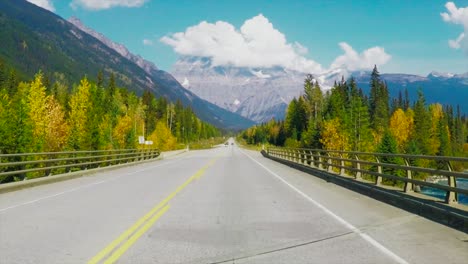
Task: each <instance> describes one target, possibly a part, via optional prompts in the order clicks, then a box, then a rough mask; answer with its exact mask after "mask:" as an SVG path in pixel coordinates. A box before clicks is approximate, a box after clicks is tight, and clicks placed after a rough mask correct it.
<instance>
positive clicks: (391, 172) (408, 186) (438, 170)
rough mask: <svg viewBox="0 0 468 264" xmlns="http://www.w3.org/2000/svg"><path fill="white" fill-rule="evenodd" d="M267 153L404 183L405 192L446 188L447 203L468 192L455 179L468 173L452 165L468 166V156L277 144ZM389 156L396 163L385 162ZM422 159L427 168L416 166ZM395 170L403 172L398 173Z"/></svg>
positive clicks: (357, 176)
mask: <svg viewBox="0 0 468 264" xmlns="http://www.w3.org/2000/svg"><path fill="white" fill-rule="evenodd" d="M267 153H268V155H270V156H272V157H276V158H279V159H284V160H288V161H291V162H293V163H297V164H301V165H304V166H310V167H312V168H316V169H320V170H325V171H328V172H330V173H338V174H339V175H342V176H352V177H353V178H354V179H356V180H362V178H363V176H364V175H367V176H370V177H371V178H373V180H374V182H375V184H376V185H381V184H382V179H388V180H392V181H394V182H403V183H404V187H403V191H404V192H411V191H413V190H414V188H415V186H426V187H432V188H436V189H440V190H444V191H446V195H445V202H446V203H457V201H458V194H459V193H462V194H465V195H468V189H464V188H458V187H457V182H456V178H465V179H468V173H466V172H458V171H454V169H453V166H452V165H453V163H454V162H457V163H463V165H465V166H464V167H465V168H466V167H468V158H462V157H447V156H426V155H408V154H385V153H370V152H354V151H337V150H322V149H301V148H276V147H275V148H267ZM389 159H392V160H393V161H394V162H393V163H389V162H387V163H386V162H384V161H386V160H389ZM420 160H425V161H426V162H425V163H426V164H427V166H428V167H422V166H417V165H415V164H417V163H418V161H420ZM395 161H398V162H395ZM399 163H402V164H399ZM431 166H432V167H431ZM395 172H399V173H400V174H402V175H401V176H398V173H395ZM417 173H420V174H430V175H437V176H442V177H446V178H447V185H442V184H438V183H435V182H428V181H424V180H420V179H415V178H414V175H415V174H417Z"/></svg>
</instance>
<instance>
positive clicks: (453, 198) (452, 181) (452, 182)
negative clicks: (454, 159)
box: [445, 160, 458, 204]
mask: <svg viewBox="0 0 468 264" xmlns="http://www.w3.org/2000/svg"><path fill="white" fill-rule="evenodd" d="M446 163H447V170H448V171H453V168H452V164H451V163H450V161H449V160H447V161H446ZM447 184H448V186H449V187H454V188H456V187H457V179H456V178H455V177H453V176H448V177H447ZM445 202H446V203H448V204H456V203H458V193H456V192H453V191H447V194H446V195H445Z"/></svg>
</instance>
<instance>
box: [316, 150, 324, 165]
mask: <svg viewBox="0 0 468 264" xmlns="http://www.w3.org/2000/svg"><path fill="white" fill-rule="evenodd" d="M317 154H318V162H319V164H318V168H319V170H323V164H322V162H323V159H322V154H321V153H320V151H317Z"/></svg>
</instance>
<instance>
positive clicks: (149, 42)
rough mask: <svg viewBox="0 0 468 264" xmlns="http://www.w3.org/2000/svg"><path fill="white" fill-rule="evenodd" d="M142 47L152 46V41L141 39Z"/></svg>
mask: <svg viewBox="0 0 468 264" xmlns="http://www.w3.org/2000/svg"><path fill="white" fill-rule="evenodd" d="M143 45H145V46H152V45H153V41H152V40H151V39H143Z"/></svg>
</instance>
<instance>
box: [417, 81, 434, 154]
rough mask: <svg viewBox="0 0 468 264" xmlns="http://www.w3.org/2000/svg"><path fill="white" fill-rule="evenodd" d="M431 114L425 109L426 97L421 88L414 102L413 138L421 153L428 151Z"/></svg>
mask: <svg viewBox="0 0 468 264" xmlns="http://www.w3.org/2000/svg"><path fill="white" fill-rule="evenodd" d="M430 118H431V116H430V114H429V112H428V111H427V109H426V99H425V98H424V94H423V92H422V91H421V90H419V91H418V100H417V101H416V103H415V104H414V133H413V135H414V140H415V141H416V144H417V147H418V149H419V150H420V151H421V153H422V154H426V155H428V154H429V153H430V146H429V144H430V142H429V139H430V136H431V134H430V131H431V119H430Z"/></svg>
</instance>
